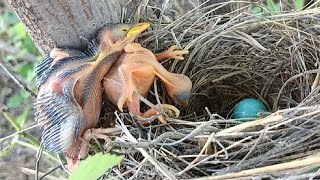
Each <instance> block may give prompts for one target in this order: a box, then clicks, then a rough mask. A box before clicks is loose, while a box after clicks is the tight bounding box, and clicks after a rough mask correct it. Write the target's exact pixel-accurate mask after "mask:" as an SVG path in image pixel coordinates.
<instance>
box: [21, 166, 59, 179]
mask: <svg viewBox="0 0 320 180" xmlns="http://www.w3.org/2000/svg"><path fill="white" fill-rule="evenodd" d="M21 170H22V172H24V173H25V174H28V175H35V174H36V171H35V170H33V169H29V168H25V167H22V168H21ZM44 174H45V173H43V172H39V175H41V176H43V175H44ZM47 178H48V179H51V180H65V179H64V178H61V177H60V178H57V177H54V176H52V175H47Z"/></svg>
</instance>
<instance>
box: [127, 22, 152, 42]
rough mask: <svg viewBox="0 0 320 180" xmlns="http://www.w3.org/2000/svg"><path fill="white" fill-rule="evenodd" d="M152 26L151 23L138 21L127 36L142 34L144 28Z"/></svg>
mask: <svg viewBox="0 0 320 180" xmlns="http://www.w3.org/2000/svg"><path fill="white" fill-rule="evenodd" d="M148 27H150V23H147V22H144V23H137V24H135V25H134V26H133V27H132V28H131V29H129V31H128V32H127V37H134V38H136V37H137V36H138V35H139V34H141V33H142V32H143V31H144V30H146V29H148Z"/></svg>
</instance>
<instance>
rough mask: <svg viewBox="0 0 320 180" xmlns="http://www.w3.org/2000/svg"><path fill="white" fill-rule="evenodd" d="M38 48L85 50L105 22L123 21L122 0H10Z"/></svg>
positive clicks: (43, 50) (44, 49)
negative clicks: (88, 41)
mask: <svg viewBox="0 0 320 180" xmlns="http://www.w3.org/2000/svg"><path fill="white" fill-rule="evenodd" d="M9 2H10V4H11V5H12V7H13V9H14V10H15V12H16V13H17V14H18V16H19V17H20V19H21V21H22V22H23V23H24V25H25V26H26V29H27V32H28V34H29V35H30V37H31V38H32V40H33V41H34V43H35V45H36V46H37V48H38V49H39V51H40V52H41V53H42V54H44V53H48V52H49V51H50V50H51V49H52V48H53V47H73V48H78V49H83V48H85V47H86V45H87V41H86V39H88V40H90V39H91V38H92V37H93V35H94V34H95V33H96V32H97V31H98V30H99V29H100V28H101V27H102V26H103V25H105V24H106V23H116V22H120V19H121V1H119V0H105V1H100V0H89V1H87V0H54V1H52V0H41V1H39V0H9Z"/></svg>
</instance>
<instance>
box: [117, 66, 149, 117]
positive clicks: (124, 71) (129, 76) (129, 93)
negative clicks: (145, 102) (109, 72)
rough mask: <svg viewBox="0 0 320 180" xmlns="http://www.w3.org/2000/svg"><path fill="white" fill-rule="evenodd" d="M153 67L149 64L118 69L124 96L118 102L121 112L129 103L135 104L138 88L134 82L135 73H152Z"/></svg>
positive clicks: (141, 84)
mask: <svg viewBox="0 0 320 180" xmlns="http://www.w3.org/2000/svg"><path fill="white" fill-rule="evenodd" d="M152 71H153V67H152V66H151V65H149V64H147V63H146V64H141V63H139V64H134V63H130V64H122V65H121V66H120V67H119V68H118V72H119V76H120V81H121V84H122V87H123V89H122V94H121V95H120V98H119V100H118V102H117V106H118V108H119V110H120V111H122V108H123V105H124V103H125V102H126V101H127V102H128V101H129V102H133V99H132V98H133V92H134V91H135V90H136V87H135V85H134V82H133V73H134V72H143V73H148V72H152ZM139 86H145V84H143V83H140V84H139Z"/></svg>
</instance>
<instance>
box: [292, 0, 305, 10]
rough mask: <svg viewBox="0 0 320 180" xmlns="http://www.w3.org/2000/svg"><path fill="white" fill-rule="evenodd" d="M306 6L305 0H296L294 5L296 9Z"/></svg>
mask: <svg viewBox="0 0 320 180" xmlns="http://www.w3.org/2000/svg"><path fill="white" fill-rule="evenodd" d="M303 6H304V1H303V0H295V1H294V7H295V9H296V10H299V9H302V8H303Z"/></svg>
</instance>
